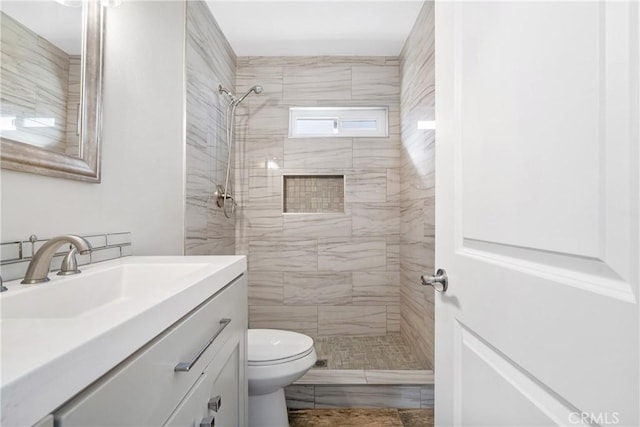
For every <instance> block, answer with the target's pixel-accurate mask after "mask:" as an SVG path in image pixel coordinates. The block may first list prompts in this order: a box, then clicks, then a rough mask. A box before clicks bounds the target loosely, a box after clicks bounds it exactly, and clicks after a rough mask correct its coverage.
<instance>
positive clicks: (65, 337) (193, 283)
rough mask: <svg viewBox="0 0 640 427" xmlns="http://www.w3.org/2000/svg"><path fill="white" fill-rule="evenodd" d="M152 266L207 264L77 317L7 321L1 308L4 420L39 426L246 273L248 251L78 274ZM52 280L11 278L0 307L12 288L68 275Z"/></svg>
mask: <svg viewBox="0 0 640 427" xmlns="http://www.w3.org/2000/svg"><path fill="white" fill-rule="evenodd" d="M154 263H159V264H167V263H168V264H189V263H194V264H202V267H201V268H200V267H199V268H197V269H195V270H194V271H192V272H190V273H189V274H187V275H185V276H183V277H180V278H179V282H180V283H179V284H177V286H176V287H175V288H172V289H171V290H170V291H167V290H162V291H157V292H153V291H150V292H147V293H145V294H144V295H143V296H136V297H135V298H131V297H129V298H122V299H120V300H118V301H117V303H113V304H109V305H108V306H103V307H100V308H99V309H96V310H94V311H90V312H88V313H86V314H83V315H81V316H79V317H71V318H45V319H43V318H40V319H36V318H5V317H2V314H1V311H0V318H1V320H0V331H1V338H0V400H1V413H0V425H2V426H3V427H10V426H31V425H33V424H34V423H36V422H37V421H39V420H40V419H41V418H42V417H44V416H46V415H47V414H49V413H50V412H51V411H53V410H55V409H56V408H58V407H59V406H60V405H62V404H63V403H65V402H66V401H67V400H69V399H70V398H71V397H73V396H74V395H75V394H77V393H78V392H80V391H81V390H82V389H84V388H85V387H87V386H88V385H89V384H91V383H92V382H94V381H95V380H97V379H98V378H100V377H101V376H102V375H104V374H105V373H107V372H108V371H109V370H110V369H112V368H113V367H114V366H116V365H117V364H118V363H120V362H122V361H123V360H124V359H126V358H127V357H128V356H129V355H131V354H132V353H134V352H135V351H136V350H138V349H139V348H140V347H142V346H143V345H144V344H146V343H147V342H149V341H150V340H151V339H153V338H154V337H155V336H157V335H158V334H160V333H162V332H163V331H164V330H166V329H167V328H168V327H169V326H171V325H172V324H173V323H175V322H176V321H177V320H179V319H180V318H182V317H183V316H184V315H186V314H187V313H189V312H190V311H191V310H193V309H194V308H195V307H197V306H198V305H199V304H200V303H202V302H203V301H205V300H206V299H207V298H209V297H210V296H211V295H213V294H215V293H216V292H218V291H219V290H220V289H222V288H223V287H224V286H225V285H226V284H228V283H229V282H230V281H232V280H233V279H234V278H236V277H238V276H239V275H241V274H242V273H243V272H245V271H246V259H245V257H244V256H189V257H180V256H169V257H126V258H120V259H117V260H113V261H107V262H102V263H97V264H93V265H89V266H84V267H82V270H83V272H82V273H81V274H80V276H81V275H83V274H84V275H85V276H86V277H87V278H89V277H90V276H91V273H92V272H98V271H100V270H104V269H105V268H110V267H113V266H119V265H130V264H154ZM49 277H50V279H51V281H50V282H47V283H42V284H37V285H21V284H20V283H19V281H13V282H8V283H5V285H6V286H7V288H9V290H8V291H7V292H5V293H3V294H0V310H1V309H2V306H3V299H5V296H9V295H11V293H16V292H33V287H36V286H38V287H39V286H48V287H53V286H64V285H65V282H64V281H65V280H67V279H66V278H63V277H61V276H56V275H55V274H50V275H49ZM51 289H54V288H51ZM4 302H5V303H6V302H7V301H4ZM7 304H8V303H7Z"/></svg>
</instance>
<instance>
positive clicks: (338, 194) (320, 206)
mask: <svg viewBox="0 0 640 427" xmlns="http://www.w3.org/2000/svg"><path fill="white" fill-rule="evenodd" d="M282 178H283V194H284V204H283V212H284V213H344V175H284V176H283V177H282Z"/></svg>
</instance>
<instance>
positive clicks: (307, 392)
mask: <svg viewBox="0 0 640 427" xmlns="http://www.w3.org/2000/svg"><path fill="white" fill-rule="evenodd" d="M284 397H285V399H286V402H287V408H291V409H305V408H313V407H315V388H314V387H313V386H312V385H290V386H288V387H285V389H284Z"/></svg>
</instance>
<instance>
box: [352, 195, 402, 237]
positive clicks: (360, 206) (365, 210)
mask: <svg viewBox="0 0 640 427" xmlns="http://www.w3.org/2000/svg"><path fill="white" fill-rule="evenodd" d="M351 212H352V215H353V227H352V231H353V236H356V237H358V236H359V237H364V236H376V235H377V236H388V235H394V234H398V232H399V229H400V204H389V203H352V204H351Z"/></svg>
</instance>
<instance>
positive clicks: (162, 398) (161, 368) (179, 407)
mask: <svg viewBox="0 0 640 427" xmlns="http://www.w3.org/2000/svg"><path fill="white" fill-rule="evenodd" d="M247 317H248V316H247V284H246V275H242V276H240V277H238V278H236V279H235V280H233V281H232V282H231V283H229V284H228V285H227V286H225V287H224V288H223V289H221V290H220V291H219V292H217V293H216V294H215V295H213V296H212V297H210V298H209V299H207V300H206V301H204V302H203V303H202V304H200V305H199V306H198V307H196V308H195V309H194V310H192V311H191V312H190V313H189V314H187V315H186V316H184V317H183V318H182V319H180V320H179V321H178V322H176V323H175V324H173V325H172V326H171V327H169V328H168V329H167V330H165V331H164V332H163V333H162V334H160V335H159V336H157V337H156V338H155V339H153V340H152V341H151V342H149V343H147V344H145V345H144V346H143V347H142V348H140V350H138V351H137V352H136V353H134V354H133V355H131V356H130V357H129V358H128V359H127V360H125V361H124V362H122V363H120V364H119V365H118V366H116V367H115V368H114V369H112V370H111V371H110V372H109V373H107V374H106V375H104V376H103V377H102V378H100V379H99V380H97V381H96V382H95V383H94V384H92V385H91V386H89V387H88V388H87V389H85V390H83V391H82V392H81V393H79V394H78V395H77V396H76V397H74V398H73V399H72V400H71V401H69V402H68V403H66V404H65V405H63V406H62V407H61V408H60V409H58V410H57V411H55V412H54V416H55V420H56V427H92V426H105V425H108V426H136V427H144V426H154V427H155V426H162V425H170V426H200V425H206V426H207V427H209V426H213V425H215V426H224V427H227V426H228V427H236V426H244V425H246V424H247V408H246V405H247V378H246V360H247V356H246V354H247V348H246V346H247V344H246V343H247ZM104 351H105V352H108V351H109V348H108V346H107V347H106V348H105V349H104ZM86 363H91V361H90V360H88V361H86ZM203 420H204V421H205V422H206V423H207V424H202V422H203Z"/></svg>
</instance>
